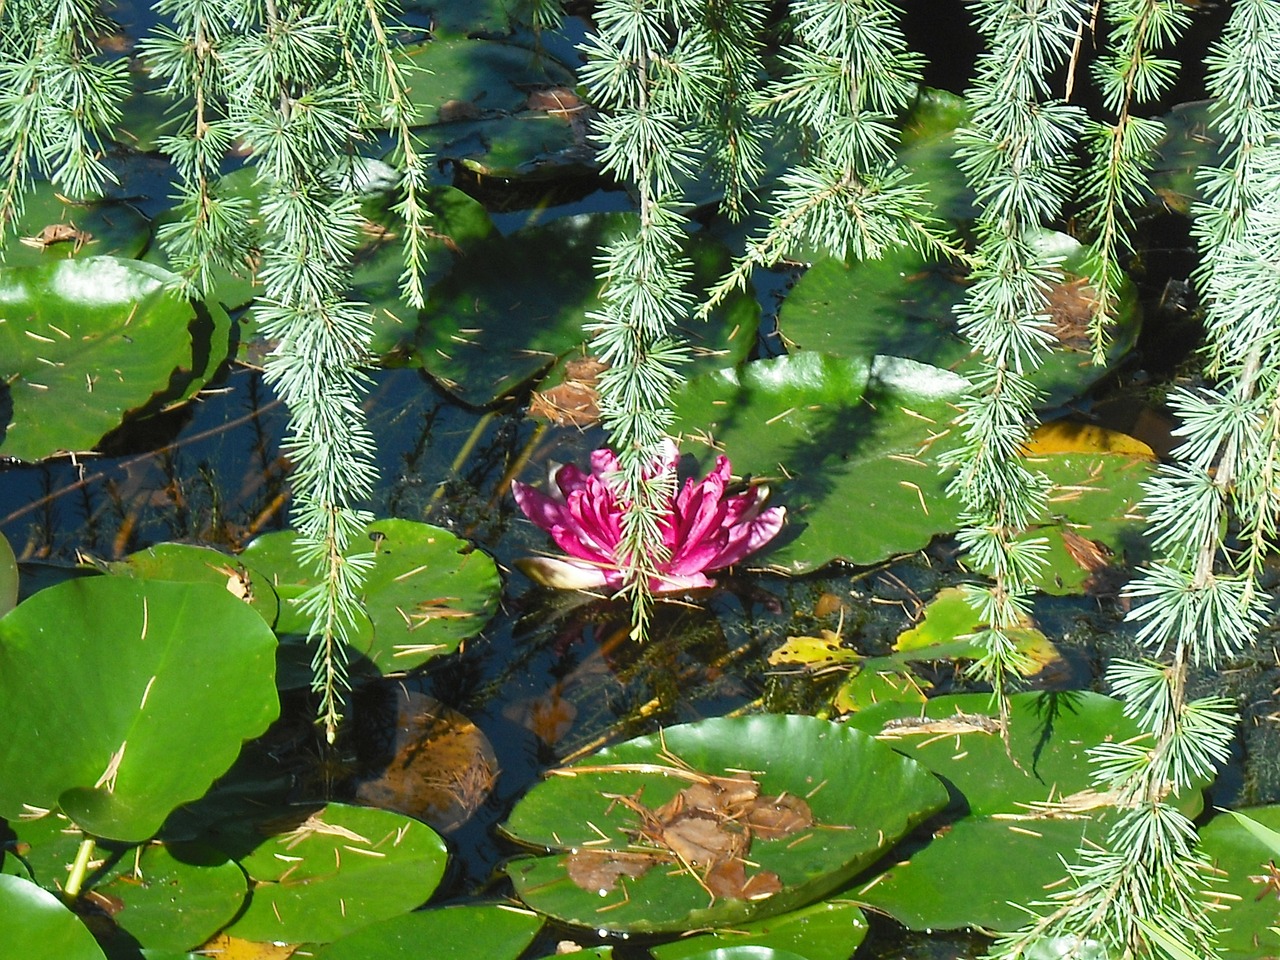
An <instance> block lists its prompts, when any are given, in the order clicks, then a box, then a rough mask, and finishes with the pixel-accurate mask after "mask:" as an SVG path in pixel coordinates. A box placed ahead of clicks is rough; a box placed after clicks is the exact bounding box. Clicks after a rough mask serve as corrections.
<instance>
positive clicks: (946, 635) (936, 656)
mask: <svg viewBox="0 0 1280 960" xmlns="http://www.w3.org/2000/svg"><path fill="white" fill-rule="evenodd" d="M984 626H985V624H984V623H983V622H982V618H981V617H979V616H978V613H977V611H976V610H974V608H973V606H972V605H971V604H970V603H969V602H968V600H967V599H966V595H965V592H964V591H963V590H962V589H960V588H959V587H948V588H946V589H944V590H939V591H938V593H937V595H936V596H935V597H934V598H933V599H932V600H930V601H929V604H928V606H926V607H925V610H924V619H922V620H921V621H920V623H918V624H916V625H915V626H914V627H912V628H910V629H909V630H904V631H903V632H902V633H900V634H899V635H898V639H897V641H895V642H894V645H893V649H894V656H895V658H896V659H901V660H904V661H909V660H951V659H961V660H976V659H978V658H979V657H980V656H982V655H983V653H985V648H984V647H983V646H982V644H981V643H980V642H979V641H978V640H977V639H975V637H974V636H973V635H974V634H975V633H977V632H978V631H979V630H981V629H982V628H983V627H984ZM1006 633H1007V635H1008V637H1009V639H1010V640H1011V641H1012V642H1013V644H1014V646H1015V647H1016V648H1017V650H1018V652H1019V653H1021V654H1022V655H1023V656H1025V657H1027V658H1028V660H1029V663H1030V666H1031V669H1030V670H1029V674H1036V673H1039V672H1040V671H1041V670H1043V669H1044V668H1045V667H1046V666H1048V665H1049V664H1051V663H1055V662H1059V663H1060V662H1061V660H1062V657H1061V655H1060V654H1059V653H1058V651H1057V648H1055V647H1054V645H1053V644H1052V643H1051V642H1050V640H1049V638H1048V637H1046V636H1045V635H1044V634H1043V633H1042V632H1040V630H1038V629H1036V627H1035V626H1034V624H1032V622H1031V620H1030V618H1027V617H1024V618H1023V621H1022V623H1020V624H1019V625H1018V626H1015V627H1010V628H1009V629H1008V630H1007V631H1006Z"/></svg>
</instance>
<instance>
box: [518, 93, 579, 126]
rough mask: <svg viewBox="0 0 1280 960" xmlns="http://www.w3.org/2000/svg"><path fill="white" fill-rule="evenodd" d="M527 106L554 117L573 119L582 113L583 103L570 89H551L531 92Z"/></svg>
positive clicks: (526, 102)
mask: <svg viewBox="0 0 1280 960" xmlns="http://www.w3.org/2000/svg"><path fill="white" fill-rule="evenodd" d="M525 106H526V107H527V108H528V109H530V110H540V111H542V112H544V113H549V114H551V116H553V117H562V118H564V119H566V120H567V119H569V118H571V117H572V116H573V115H574V114H575V113H580V112H581V111H582V101H581V100H579V99H578V96H577V94H575V93H574V92H573V91H572V90H570V89H569V88H568V87H549V88H547V89H544V90H531V91H529V98H528V100H526V101H525Z"/></svg>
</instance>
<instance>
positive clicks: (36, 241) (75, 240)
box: [22, 223, 93, 250]
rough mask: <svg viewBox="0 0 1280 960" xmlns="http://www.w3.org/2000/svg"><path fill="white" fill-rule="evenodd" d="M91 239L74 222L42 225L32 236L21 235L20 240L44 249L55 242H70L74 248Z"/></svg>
mask: <svg viewBox="0 0 1280 960" xmlns="http://www.w3.org/2000/svg"><path fill="white" fill-rule="evenodd" d="M92 239H93V234H92V233H89V232H88V231H87V230H79V229H77V228H76V225H75V224H74V223H50V224H48V225H47V226H45V227H42V228H41V230H40V232H39V233H37V234H36V235H35V236H34V237H23V238H22V242H23V243H24V244H26V245H27V246H28V247H38V248H40V249H44V248H46V247H52V246H53V245H54V244H55V243H71V244H73V245H74V247H75V249H76V250H79V249H80V248H81V247H82V246H84V245H85V244H86V243H88V242H89V241H90V240H92Z"/></svg>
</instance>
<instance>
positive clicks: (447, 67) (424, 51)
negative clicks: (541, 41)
mask: <svg viewBox="0 0 1280 960" xmlns="http://www.w3.org/2000/svg"><path fill="white" fill-rule="evenodd" d="M405 53H406V54H407V55H408V56H409V57H411V58H412V60H413V63H414V64H415V65H417V66H420V67H422V68H423V69H424V70H425V71H427V72H425V73H421V74H417V75H415V76H414V78H413V89H412V91H411V94H410V96H411V99H412V101H413V104H414V106H415V107H417V109H418V122H419V123H424V124H435V123H442V122H449V121H451V120H463V119H470V118H472V117H475V116H477V115H483V114H493V113H513V112H515V111H517V110H520V109H522V108H523V107H524V104H525V101H526V100H527V99H528V96H529V94H528V91H529V88H530V87H547V86H567V87H573V86H574V85H575V83H576V82H577V80H576V78H575V77H574V75H573V72H572V71H571V70H569V69H568V68H567V67H565V66H564V65H563V64H561V63H559V62H557V61H556V60H554V59H552V58H551V57H549V56H548V55H547V54H545V53H539V52H537V51H534V50H528V49H526V48H524V47H516V46H512V45H510V44H506V43H498V42H495V41H493V40H469V39H465V38H462V39H453V40H449V39H444V40H433V41H431V42H430V43H424V44H420V45H419V46H416V47H409V48H407V49H406V50H405Z"/></svg>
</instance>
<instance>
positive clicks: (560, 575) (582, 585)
mask: <svg viewBox="0 0 1280 960" xmlns="http://www.w3.org/2000/svg"><path fill="white" fill-rule="evenodd" d="M516 566H517V567H519V568H520V571H521V572H522V573H523V574H524V575H525V576H526V577H528V578H529V579H530V580H532V581H533V582H534V583H537V584H539V585H541V586H544V587H551V588H553V589H555V590H598V589H600V588H602V587H606V588H609V589H617V588H618V587H620V586H621V585H622V577H621V575H620V574H618V573H617V571H611V570H604V569H602V568H601V567H598V566H596V565H595V564H592V563H587V562H584V561H581V560H567V559H564V558H563V557H521V558H520V559H519V560H517V561H516Z"/></svg>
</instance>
